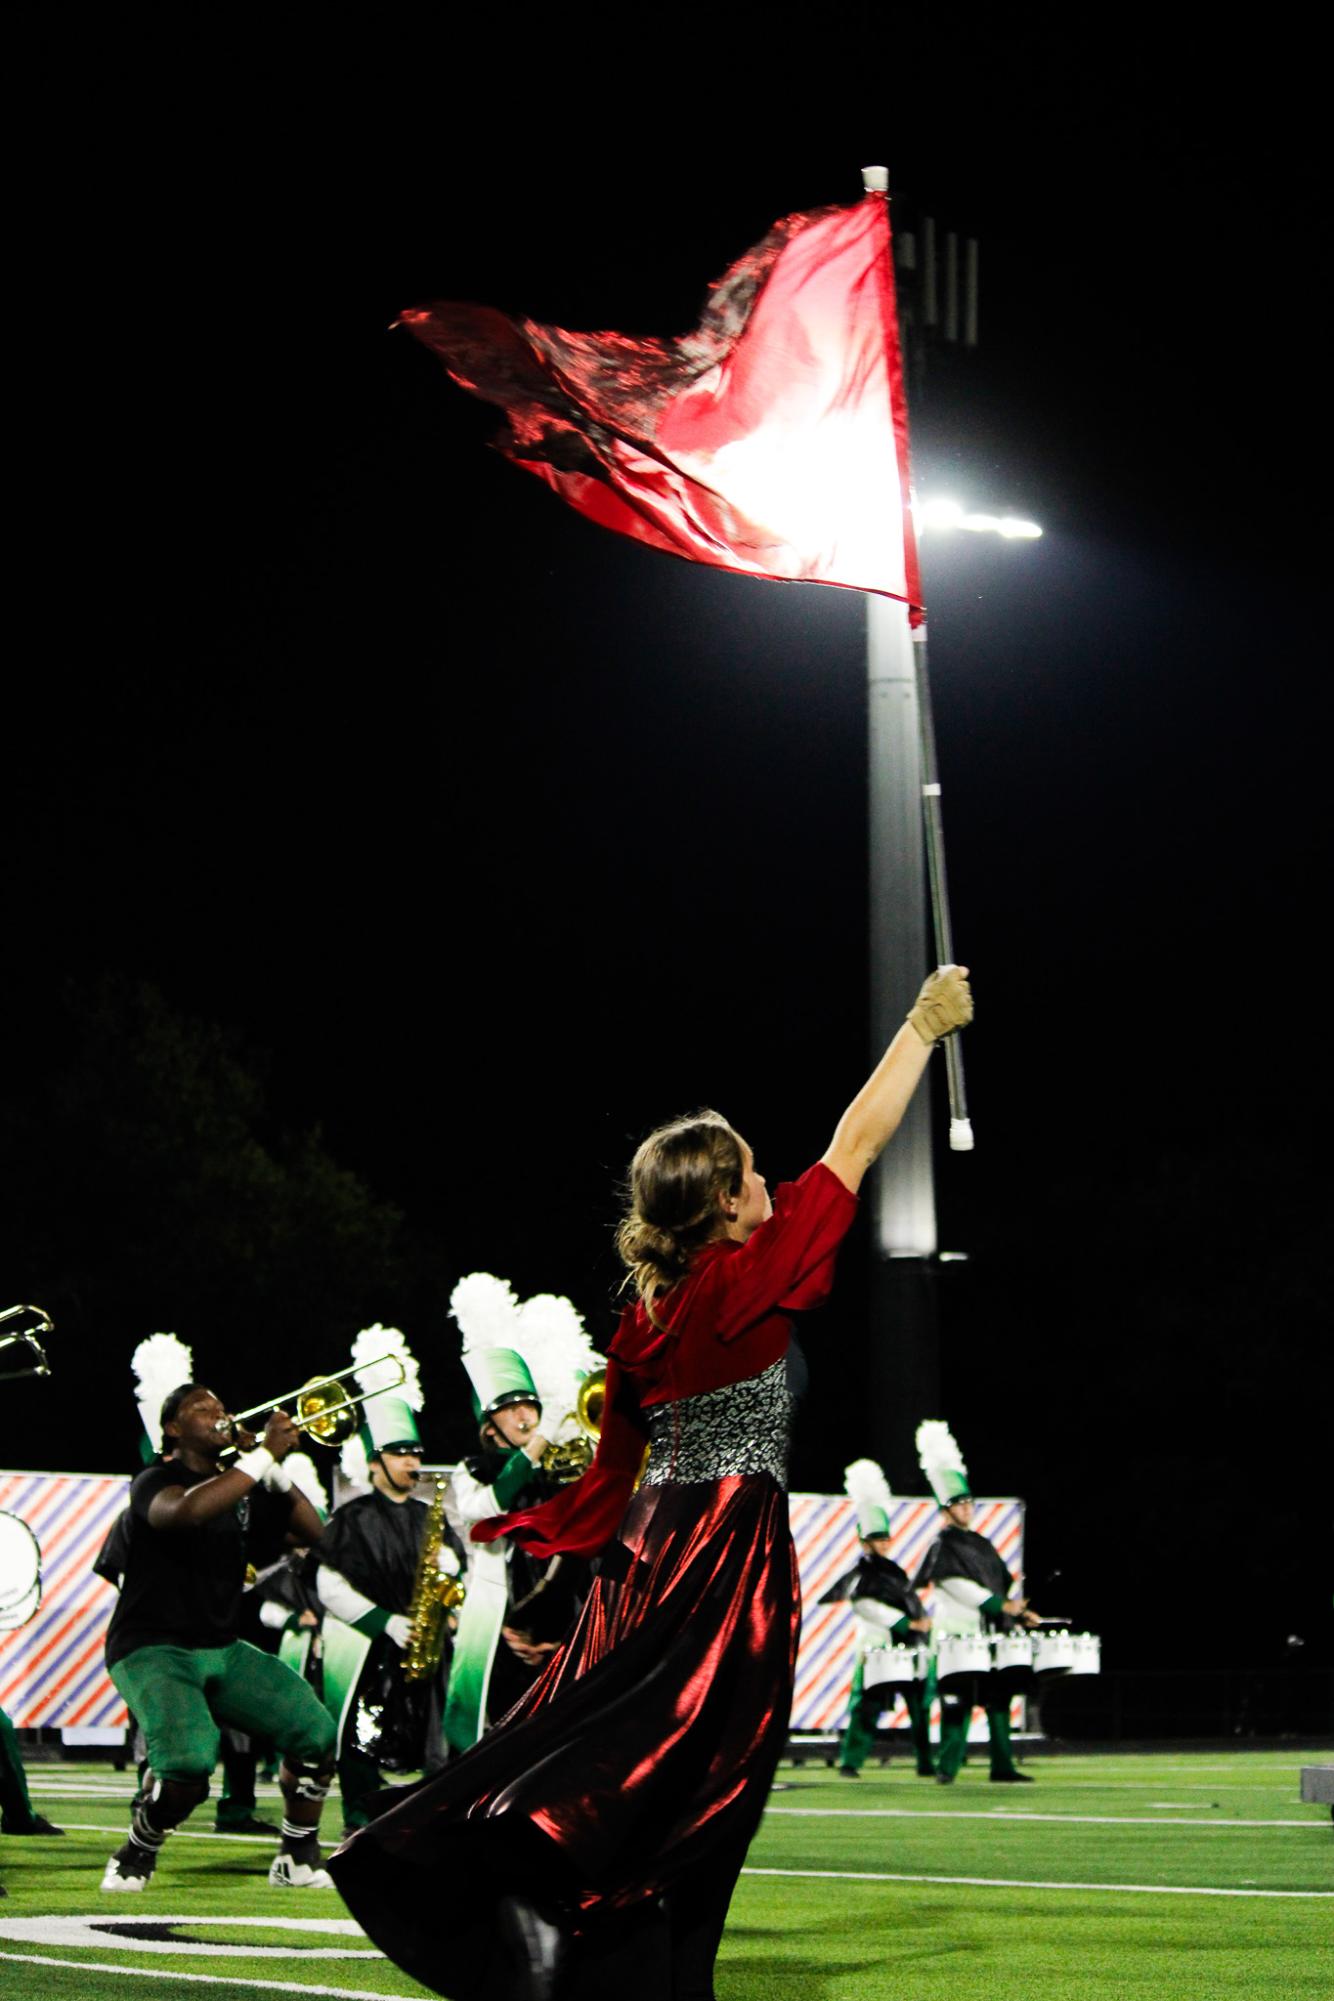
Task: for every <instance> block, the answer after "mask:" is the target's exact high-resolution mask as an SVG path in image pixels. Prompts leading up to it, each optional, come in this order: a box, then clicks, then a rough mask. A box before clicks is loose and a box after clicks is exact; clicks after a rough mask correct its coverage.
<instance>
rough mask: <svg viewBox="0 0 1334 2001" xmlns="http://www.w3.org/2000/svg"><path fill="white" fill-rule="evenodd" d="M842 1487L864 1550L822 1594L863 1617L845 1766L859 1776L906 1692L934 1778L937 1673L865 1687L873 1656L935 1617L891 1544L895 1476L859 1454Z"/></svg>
mask: <svg viewBox="0 0 1334 2001" xmlns="http://www.w3.org/2000/svg"><path fill="white" fill-rule="evenodd" d="M843 1487H844V1492H845V1493H846V1494H847V1496H848V1498H849V1500H850V1501H852V1502H853V1504H854V1505H855V1507H856V1509H857V1529H858V1533H859V1534H860V1536H861V1543H862V1550H863V1555H862V1557H861V1560H860V1562H859V1563H858V1564H857V1566H856V1568H855V1569H853V1570H849V1571H848V1572H847V1573H846V1574H845V1575H844V1576H842V1577H840V1578H839V1580H838V1582H837V1583H836V1584H831V1585H830V1587H829V1589H828V1590H827V1591H826V1592H825V1593H824V1595H823V1597H822V1598H821V1599H820V1603H821V1604H822V1605H834V1604H838V1603H840V1602H847V1603H848V1604H850V1605H851V1607H852V1611H853V1616H854V1617H855V1619H856V1621H857V1642H858V1645H857V1665H856V1668H855V1669H854V1670H853V1676H852V1695H851V1698H850V1700H851V1706H850V1708H849V1711H848V1723H847V1728H846V1729H845V1730H844V1732H843V1735H842V1737H841V1739H840V1740H839V1746H838V1769H839V1771H840V1773H841V1774H842V1776H843V1777H844V1778H845V1779H856V1778H860V1776H861V1768H862V1766H863V1765H864V1764H865V1763H866V1759H867V1756H868V1754H869V1752H870V1750H871V1747H872V1745H873V1744H874V1743H875V1726H876V1723H877V1722H878V1720H879V1717H880V1713H881V1711H882V1710H884V1709H886V1708H890V1707H892V1706H893V1701H894V1697H895V1695H896V1694H898V1695H902V1697H903V1700H904V1704H905V1706H906V1708H907V1711H908V1724H909V1728H910V1730H911V1732H912V1741H913V1749H914V1751H915V1752H916V1753H917V1776H918V1778H920V1779H932V1778H934V1777H935V1775H936V1767H935V1762H934V1760H933V1759H932V1756H931V1693H932V1686H933V1682H934V1677H931V1676H928V1677H927V1678H926V1679H924V1680H922V1681H906V1682H899V1683H896V1684H894V1685H892V1686H891V1685H887V1684H886V1683H884V1682H879V1683H876V1684H873V1685H872V1686H871V1687H869V1688H868V1687H867V1685H866V1663H867V1656H868V1654H871V1653H873V1652H875V1651H876V1650H877V1649H882V1648H883V1647H884V1646H885V1645H886V1643H887V1642H888V1641H890V1640H893V1641H895V1642H897V1643H898V1644H899V1645H904V1646H910V1645H911V1644H912V1642H913V1640H914V1639H915V1638H916V1637H918V1636H921V1637H923V1638H925V1636H926V1635H927V1634H928V1633H929V1632H930V1631H931V1621H930V1620H929V1619H928V1618H927V1616H926V1609H925V1607H924V1606H923V1604H922V1601H921V1599H920V1598H919V1597H918V1596H917V1593H916V1592H915V1591H914V1590H913V1588H912V1586H911V1584H910V1583H909V1582H908V1573H907V1571H906V1570H904V1569H903V1568H902V1567H901V1565H899V1564H897V1563H895V1562H894V1560H893V1558H892V1557H891V1556H890V1553H889V1552H890V1549H891V1547H892V1544H891V1541H890V1533H889V1508H890V1500H891V1495H890V1491H889V1482H888V1481H887V1480H886V1478H885V1476H884V1473H883V1472H882V1470H881V1468H880V1467H879V1466H877V1465H876V1463H875V1461H874V1460H873V1459H855V1460H854V1461H853V1463H852V1465H851V1466H848V1467H845V1468H844V1472H843ZM886 1698H888V1700H887V1699H886Z"/></svg>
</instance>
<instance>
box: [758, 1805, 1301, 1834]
mask: <svg viewBox="0 0 1334 2001" xmlns="http://www.w3.org/2000/svg"><path fill="white" fill-rule="evenodd" d="M765 1811H766V1814H772V1815H774V1816H775V1817H776V1816H777V1815H779V1814H789V1815H791V1817H792V1818H793V1819H800V1820H989V1821H992V1822H993V1823H994V1822H995V1821H998V1820H999V1821H1006V1820H1042V1821H1051V1822H1052V1823H1053V1824H1055V1825H1056V1826H1060V1827H1213V1828H1229V1829H1230V1828H1234V1827H1236V1828H1241V1827H1304V1828H1306V1829H1307V1830H1308V1831H1309V1830H1310V1829H1312V1828H1317V1827H1322V1826H1323V1822H1322V1821H1321V1820H1320V1819H1319V1818H1317V1815H1316V1814H1312V1816H1311V1818H1310V1819H1309V1820H1181V1819H1168V1818H1166V1817H1165V1816H1164V1815H1163V1814H1160V1813H1155V1814H1146V1813H1136V1814H1120V1813H1026V1812H1024V1811H1023V1810H1022V1809H1020V1808H1019V1807H1012V1806H993V1807H989V1808H988V1809H987V1811H986V1812H985V1813H970V1812H967V1811H962V1812H954V1813H951V1812H950V1810H949V1808H948V1807H911V1806H771V1807H768V1808H766V1810H765Z"/></svg>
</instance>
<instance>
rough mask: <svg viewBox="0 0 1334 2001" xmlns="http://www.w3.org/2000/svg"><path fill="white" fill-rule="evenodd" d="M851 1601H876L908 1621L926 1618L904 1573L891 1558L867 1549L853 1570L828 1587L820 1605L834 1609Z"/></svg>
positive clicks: (924, 1609) (918, 1599)
mask: <svg viewBox="0 0 1334 2001" xmlns="http://www.w3.org/2000/svg"><path fill="white" fill-rule="evenodd" d="M854 1598H875V1599H878V1600H879V1602H880V1603H881V1604H882V1605H892V1606H893V1607H894V1609H895V1610H896V1611H898V1612H902V1613H904V1614H906V1616H907V1617H908V1618H909V1619H924V1618H925V1617H926V1608H925V1606H924V1605H923V1604H922V1601H921V1599H920V1598H919V1597H918V1596H917V1593H916V1592H915V1591H914V1590H913V1588H912V1585H911V1584H910V1583H909V1581H908V1573H907V1571H906V1570H904V1569H903V1567H902V1565H901V1564H897V1563H895V1562H894V1561H893V1559H892V1558H891V1557H888V1556H877V1555H876V1554H875V1552H874V1550H869V1549H868V1550H867V1552H866V1554H865V1555H864V1556H863V1557H862V1559H861V1561H860V1562H859V1563H858V1564H857V1566H856V1568H855V1569H853V1570H849V1571H847V1572H846V1573H845V1575H844V1576H842V1577H840V1578H839V1580H838V1582H837V1584H831V1585H830V1587H829V1589H828V1590H827V1591H826V1592H825V1593H824V1594H823V1595H822V1597H821V1599H820V1603H821V1604H822V1605H837V1604H841V1603H844V1602H849V1601H851V1600H852V1599H854Z"/></svg>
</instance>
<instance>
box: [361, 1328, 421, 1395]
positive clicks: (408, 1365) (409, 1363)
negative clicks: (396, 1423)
mask: <svg viewBox="0 0 1334 2001" xmlns="http://www.w3.org/2000/svg"><path fill="white" fill-rule="evenodd" d="M387 1357H392V1359H393V1360H394V1361H396V1362H401V1363H402V1365H403V1381H402V1383H401V1384H396V1378H397V1375H398V1370H397V1369H392V1368H391V1369H377V1368H376V1367H375V1364H376V1363H377V1362H381V1361H384V1360H385V1359H386V1358H387ZM352 1367H353V1370H354V1371H355V1374H356V1378H357V1387H358V1389H361V1390H393V1392H394V1395H395V1396H399V1397H402V1399H403V1401H404V1403H405V1404H407V1406H408V1408H409V1409H410V1410H420V1409H421V1407H422V1387H421V1374H420V1371H419V1370H418V1368H417V1358H416V1356H415V1355H414V1354H413V1352H412V1350H411V1348H409V1346H408V1344H407V1340H406V1337H405V1336H404V1334H403V1333H402V1331H401V1329H399V1328H397V1327H382V1326H381V1325H380V1323H379V1321H378V1320H377V1321H376V1323H375V1325H374V1326H373V1327H363V1328H362V1330H361V1332H360V1334H358V1336H357V1338H356V1340H355V1341H354V1342H353V1343H352Z"/></svg>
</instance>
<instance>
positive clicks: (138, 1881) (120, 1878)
mask: <svg viewBox="0 0 1334 2001" xmlns="http://www.w3.org/2000/svg"><path fill="white" fill-rule="evenodd" d="M152 1880H153V1871H152V1870H151V1869H144V1870H142V1871H141V1870H138V1869H130V1868H127V1867H126V1865H125V1864H124V1863H123V1862H122V1861H121V1859H120V1856H119V1855H113V1856H112V1858H111V1860H110V1861H109V1862H108V1863H107V1866H106V1869H105V1870H104V1871H103V1875H102V1888H103V1889H104V1890H146V1889H147V1888H148V1886H149V1884H150V1883H151V1882H152Z"/></svg>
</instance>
